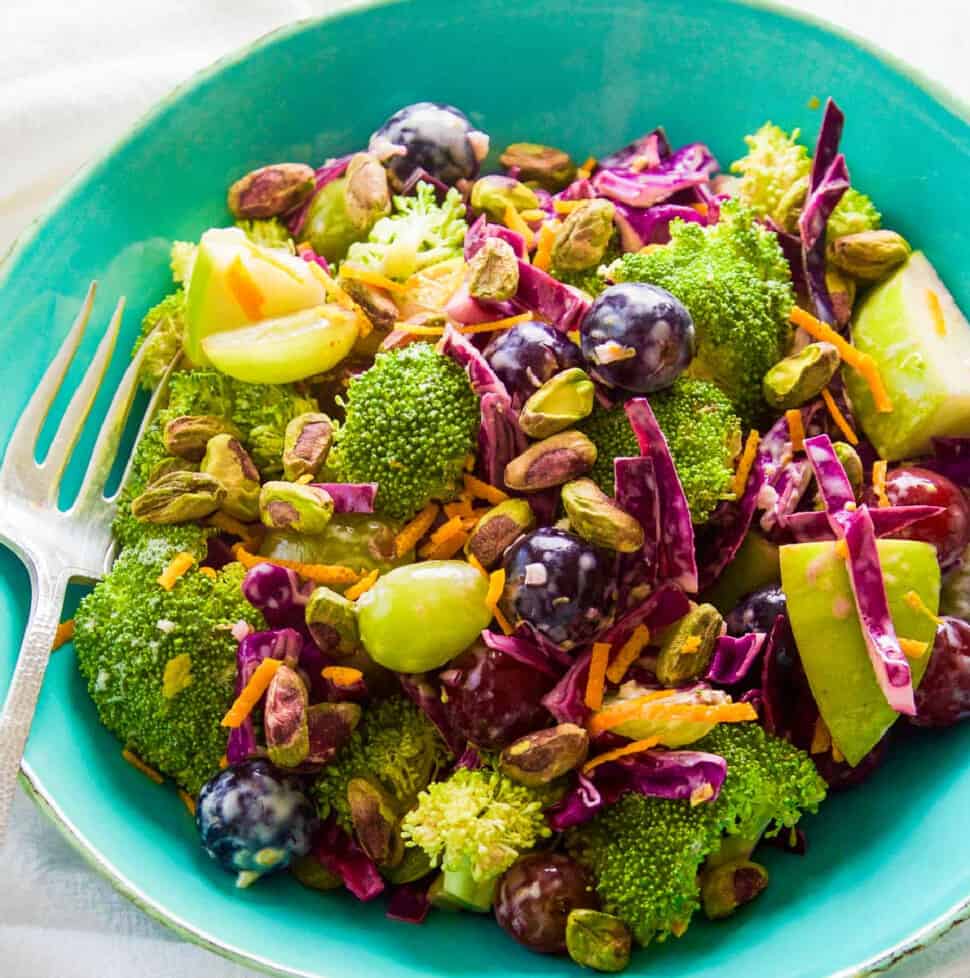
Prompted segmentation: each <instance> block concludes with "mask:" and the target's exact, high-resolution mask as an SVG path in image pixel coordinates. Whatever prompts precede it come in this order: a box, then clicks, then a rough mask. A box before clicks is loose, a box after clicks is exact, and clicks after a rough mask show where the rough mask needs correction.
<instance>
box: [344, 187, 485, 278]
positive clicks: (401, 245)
mask: <svg viewBox="0 0 970 978" xmlns="http://www.w3.org/2000/svg"><path fill="white" fill-rule="evenodd" d="M467 230H468V225H467V224H466V223H465V205H464V203H463V202H462V198H461V194H460V193H459V192H458V191H457V190H456V189H455V188H454V187H452V188H451V190H449V191H448V194H447V196H446V197H445V199H444V203H442V204H439V203H438V202H437V199H436V198H435V191H434V188H433V187H432V186H431V185H430V184H427V183H419V184H418V186H417V189H416V191H415V195H414V196H413V197H395V198H394V213H393V214H391V215H390V216H389V217H382V218H381V219H380V220H379V221H378V222H377V223H376V224H375V225H374V226H373V227H372V228H371V231H370V234H368V235H367V240H366V241H358V242H355V243H354V244H352V245H351V246H350V249H349V250H348V252H347V258H346V260H347V261H348V262H350V263H351V264H356V265H366V266H367V267H368V268H373V269H374V270H375V271H377V272H380V273H381V274H383V275H386V276H387V277H388V278H392V279H396V280H398V281H401V282H403V281H404V280H405V279H406V278H409V277H410V276H411V275H413V274H414V273H415V272H419V271H421V269H423V268H427V267H428V266H429V265H436V264H438V262H442V261H447V260H448V259H449V258H458V257H460V256H461V253H462V243H463V242H464V240H465V232H466V231H467Z"/></svg>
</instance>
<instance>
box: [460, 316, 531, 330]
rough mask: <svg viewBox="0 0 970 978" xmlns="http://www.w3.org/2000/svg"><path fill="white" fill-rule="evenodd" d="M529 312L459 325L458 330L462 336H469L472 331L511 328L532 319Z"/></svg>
mask: <svg viewBox="0 0 970 978" xmlns="http://www.w3.org/2000/svg"><path fill="white" fill-rule="evenodd" d="M532 318H533V317H532V313H531V312H520V313H519V314H518V315H517V316H506V317H505V318H504V319H493V320H492V321H491V322H489V323H474V324H473V325H471V326H459V327H458V332H459V333H461V334H462V335H463V336H471V335H472V334H474V333H494V332H497V331H498V330H500V329H511V328H512V327H513V326H518V325H519V323H528V322H531V321H532Z"/></svg>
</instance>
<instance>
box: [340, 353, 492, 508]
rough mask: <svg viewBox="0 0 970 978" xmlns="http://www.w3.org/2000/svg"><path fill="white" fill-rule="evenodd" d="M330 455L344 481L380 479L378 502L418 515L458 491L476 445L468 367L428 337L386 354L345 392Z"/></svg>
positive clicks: (475, 403) (475, 407) (475, 402)
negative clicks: (342, 413) (343, 414)
mask: <svg viewBox="0 0 970 978" xmlns="http://www.w3.org/2000/svg"><path fill="white" fill-rule="evenodd" d="M346 409H347V414H346V418H345V420H344V423H343V424H342V425H341V426H340V429H339V430H338V431H337V435H336V439H335V445H334V449H333V452H332V453H331V458H330V462H331V464H332V465H333V466H334V469H335V471H337V472H339V474H340V478H341V480H342V481H345V482H376V483H377V484H378V490H377V500H376V504H375V505H376V509H377V511H378V512H379V513H381V514H383V515H385V516H388V517H390V518H391V519H397V520H405V519H408V518H409V517H411V516H413V515H414V513H416V512H417V511H418V510H419V509H421V507H422V506H424V505H426V504H427V503H428V501H429V500H431V499H450V498H453V496H454V495H455V492H456V489H457V486H458V483H459V480H460V478H461V473H462V467H463V465H464V462H465V458H466V457H467V455H468V454H469V452H471V451H472V450H473V449H474V446H475V432H476V431H477V429H478V416H479V415H478V398H477V397H476V396H475V393H474V391H473V390H472V388H471V385H470V384H469V382H468V378H467V377H466V375H465V371H464V370H462V368H461V367H460V366H459V365H458V364H457V363H455V361H454V360H452V359H451V358H450V357H446V356H444V355H443V354H441V353H438V352H437V351H436V350H435V349H434V348H433V347H432V346H430V345H428V344H427V343H414V344H411V345H410V346H406V347H404V348H403V349H401V350H393V351H389V352H387V353H381V354H379V355H378V357H377V359H376V360H375V361H374V365H373V366H372V367H371V368H370V369H369V370H367V371H365V372H364V373H362V374H360V376H358V377H355V378H354V379H353V380H352V381H351V384H350V387H349V388H348V391H347V402H346Z"/></svg>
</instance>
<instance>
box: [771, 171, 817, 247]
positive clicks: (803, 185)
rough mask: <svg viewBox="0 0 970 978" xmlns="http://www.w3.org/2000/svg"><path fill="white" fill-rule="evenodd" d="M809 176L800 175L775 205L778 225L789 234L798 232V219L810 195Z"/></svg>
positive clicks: (775, 217) (775, 216)
mask: <svg viewBox="0 0 970 978" xmlns="http://www.w3.org/2000/svg"><path fill="white" fill-rule="evenodd" d="M808 182H809V178H808V175H807V174H806V175H805V176H804V177H799V178H798V179H797V180H796V181H795V182H794V183H793V184H792V185H791V186H790V187H789V188H788V189H787V190H786V191H785V192H784V193H783V194H782V195H781V199H780V200H779V201H778V205H777V206H776V207H775V212H774V215H773V217H774V219H775V222H776V223H777V224H778V226H779V227H780V228H781V229H782V230H783V231H787V232H788V233H789V234H798V219H799V218H800V217H801V216H802V211H803V210H804V208H805V198H806V197H807V196H808Z"/></svg>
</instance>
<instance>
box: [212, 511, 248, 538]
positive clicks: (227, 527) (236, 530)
mask: <svg viewBox="0 0 970 978" xmlns="http://www.w3.org/2000/svg"><path fill="white" fill-rule="evenodd" d="M205 522H206V525H207V526H214V527H215V528H216V529H217V530H222V532H223V533H229V534H230V535H232V536H234V537H239V538H240V540H250V539H252V537H253V535H254V534H255V533H258V532H259V530H260V529H261V524H258V523H243V522H242V520H237V519H236V517H235V516H230V515H229V514H228V513H221V512H220V513H213V514H212V515H211V516H210V517H208V518H207V519H206V521H205Z"/></svg>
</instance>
